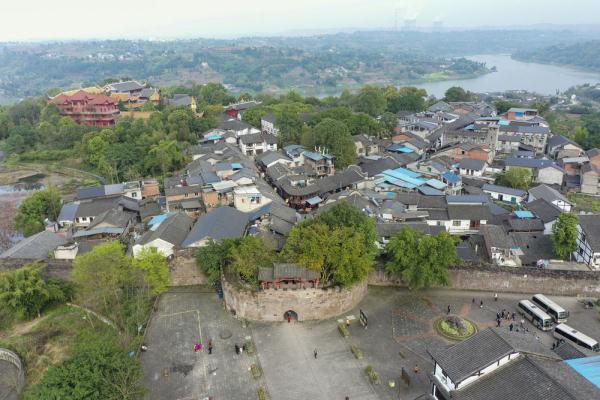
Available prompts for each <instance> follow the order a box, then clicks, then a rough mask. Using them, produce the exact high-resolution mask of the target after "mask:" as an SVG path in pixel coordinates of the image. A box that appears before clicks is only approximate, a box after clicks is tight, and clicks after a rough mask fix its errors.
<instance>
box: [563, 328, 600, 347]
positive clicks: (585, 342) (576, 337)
mask: <svg viewBox="0 0 600 400" xmlns="http://www.w3.org/2000/svg"><path fill="white" fill-rule="evenodd" d="M554 337H555V338H557V339H568V340H570V341H571V342H573V343H575V344H577V345H579V346H581V347H585V348H586V349H588V350H593V351H600V344H598V342H597V341H595V340H594V339H592V338H591V337H589V336H587V335H584V334H583V333H581V332H579V331H577V330H575V329H573V328H571V327H570V326H569V325H567V324H558V325H556V327H555V328H554Z"/></svg>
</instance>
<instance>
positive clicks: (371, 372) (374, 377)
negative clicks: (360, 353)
mask: <svg viewBox="0 0 600 400" xmlns="http://www.w3.org/2000/svg"><path fill="white" fill-rule="evenodd" d="M365 372H366V374H367V376H368V377H369V380H370V381H371V383H372V384H373V385H379V383H380V382H381V380H380V379H379V374H378V373H377V372H375V370H374V369H373V366H372V365H371V364H369V365H367V368H365Z"/></svg>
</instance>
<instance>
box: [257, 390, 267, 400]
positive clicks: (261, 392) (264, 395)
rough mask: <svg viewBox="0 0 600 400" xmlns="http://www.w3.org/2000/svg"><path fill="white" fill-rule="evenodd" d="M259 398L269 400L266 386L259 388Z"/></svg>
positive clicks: (259, 399)
mask: <svg viewBox="0 0 600 400" xmlns="http://www.w3.org/2000/svg"><path fill="white" fill-rule="evenodd" d="M258 400H269V395H268V394H267V389H265V388H264V387H260V388H259V389H258Z"/></svg>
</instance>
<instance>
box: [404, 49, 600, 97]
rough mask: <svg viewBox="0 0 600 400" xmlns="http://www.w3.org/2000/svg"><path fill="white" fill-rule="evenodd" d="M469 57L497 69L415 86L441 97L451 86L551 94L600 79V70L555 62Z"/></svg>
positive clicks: (482, 56) (477, 90) (481, 90)
mask: <svg viewBox="0 0 600 400" xmlns="http://www.w3.org/2000/svg"><path fill="white" fill-rule="evenodd" d="M466 58H468V59H469V60H473V61H478V62H484V63H486V65H487V66H488V67H490V68H491V67H494V66H495V67H496V68H497V69H498V71H497V72H492V73H490V74H486V75H483V76H480V77H477V78H474V79H456V80H451V81H443V82H429V83H422V84H417V85H415V86H417V87H420V88H423V89H426V90H427V93H428V94H433V95H435V96H436V97H438V98H440V97H444V93H445V92H446V90H448V88H450V87H452V86H461V87H463V88H464V89H467V90H470V91H472V92H477V93H488V92H504V91H507V90H527V91H530V92H536V93H539V94H546V95H552V94H555V93H556V91H557V90H560V91H564V90H566V89H568V88H570V87H572V86H575V85H581V84H584V83H599V82H600V73H594V72H586V71H582V70H578V69H575V68H570V67H560V66H556V65H546V64H538V63H529V62H522V61H517V60H513V59H512V58H511V57H510V55H498V54H495V55H477V56H469V57H466Z"/></svg>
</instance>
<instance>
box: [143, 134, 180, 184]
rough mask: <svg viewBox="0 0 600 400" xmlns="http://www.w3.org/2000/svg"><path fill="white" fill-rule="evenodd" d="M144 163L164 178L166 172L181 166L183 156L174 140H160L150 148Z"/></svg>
mask: <svg viewBox="0 0 600 400" xmlns="http://www.w3.org/2000/svg"><path fill="white" fill-rule="evenodd" d="M146 162H147V165H148V166H149V167H150V169H153V170H155V171H156V170H158V171H160V172H161V173H162V175H163V176H166V175H167V172H169V171H171V170H172V169H173V168H177V167H179V165H181V163H182V162H183V155H182V154H181V151H180V150H179V147H178V146H177V142H176V141H175V140H161V141H160V142H159V143H158V144H155V145H153V146H152V147H150V151H149V154H148V157H146Z"/></svg>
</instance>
